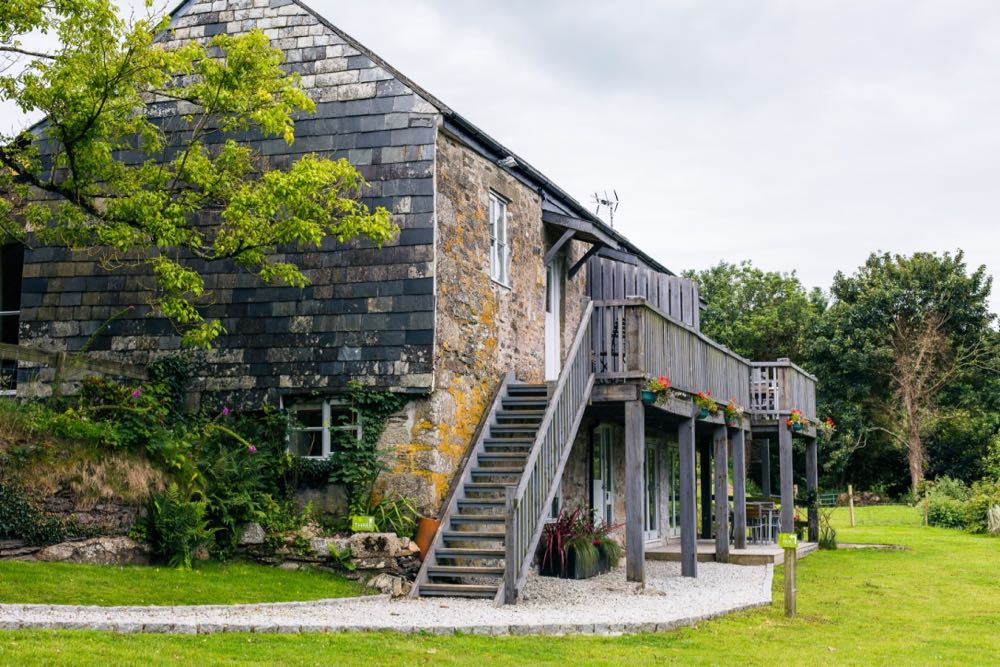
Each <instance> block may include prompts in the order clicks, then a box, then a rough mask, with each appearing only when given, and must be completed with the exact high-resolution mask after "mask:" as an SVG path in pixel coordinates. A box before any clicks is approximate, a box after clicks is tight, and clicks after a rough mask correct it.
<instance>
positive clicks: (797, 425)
mask: <svg viewBox="0 0 1000 667" xmlns="http://www.w3.org/2000/svg"><path fill="white" fill-rule="evenodd" d="M805 427H806V425H805V424H800V423H797V422H796V423H794V424H792V430H793V431H796V432H798V431H801V430H802V429H804V428H805Z"/></svg>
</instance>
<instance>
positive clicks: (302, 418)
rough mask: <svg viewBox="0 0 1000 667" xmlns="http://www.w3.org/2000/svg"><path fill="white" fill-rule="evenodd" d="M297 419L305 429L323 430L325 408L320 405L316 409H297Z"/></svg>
mask: <svg viewBox="0 0 1000 667" xmlns="http://www.w3.org/2000/svg"><path fill="white" fill-rule="evenodd" d="M295 419H296V421H298V422H299V423H300V424H302V426H303V427H305V428H322V427H323V408H321V407H320V406H318V405H317V406H316V407H308V408H297V409H296V410H295Z"/></svg>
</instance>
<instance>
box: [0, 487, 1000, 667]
mask: <svg viewBox="0 0 1000 667" xmlns="http://www.w3.org/2000/svg"><path fill="white" fill-rule="evenodd" d="M845 522H846V512H841V511H838V512H837V513H836V515H835V524H836V525H837V526H838V527H839V530H840V539H841V541H844V542H883V543H885V542H888V543H896V544H901V545H904V546H906V547H907V550H906V551H873V550H864V551H853V550H852V551H848V550H843V551H833V552H819V553H817V554H814V555H812V556H810V557H809V558H807V559H805V560H803V561H802V562H801V563H800V567H799V581H798V590H799V600H798V606H799V616H798V617H796V618H794V619H786V618H785V617H784V614H783V610H782V607H781V595H780V590H781V571H780V569H779V570H778V571H777V576H776V577H775V592H776V596H775V600H776V604H774V605H772V606H771V607H769V608H766V609H762V610H757V611H752V612H746V613H740V614H734V615H731V616H728V617H725V618H722V619H719V620H715V621H711V622H706V623H702V624H699V625H698V626H697V627H693V628H687V629H683V630H679V631H677V632H672V633H667V634H659V635H638V636H628V637H566V638H550V637H509V638H482V637H469V636H464V637H434V636H420V635H418V636H403V635H393V634H389V635H364V634H349V635H316V636H268V635H235V634H234V635H210V636H190V637H183V636H179V637H172V636H157V635H124V636H122V635H117V636H116V635H110V634H101V633H94V632H71V631H66V632H41V631H17V632H7V633H0V663H3V664H8V663H17V664H23V665H35V664H52V663H54V662H60V661H71V662H74V663H82V664H100V665H107V664H138V663H143V664H167V663H176V662H184V663H191V664H199V665H206V664H258V663H277V662H281V663H284V664H293V665H295V664H337V665H351V664H376V665H378V664H390V663H391V664H410V665H412V664H434V665H454V664H491V665H508V664H553V665H575V664H601V665H623V664H626V665H637V664H638V665H643V664H678V665H716V664H717V665H737V664H739V665H773V664H777V663H789V664H807V665H810V666H811V665H816V664H820V665H826V664H832V665H840V664H848V665H927V664H954V665H980V664H988V663H990V662H993V661H995V659H996V656H998V655H1000V587H998V581H1000V576H998V572H1000V540H997V539H990V538H986V537H977V536H973V535H968V534H965V533H962V532H959V531H952V530H945V529H936V528H923V527H921V526H920V525H919V514H918V513H917V512H916V511H915V510H913V509H911V508H905V507H877V508H862V509H859V511H858V524H859V525H858V526H857V527H856V528H853V529H851V528H847V527H846V526H845V525H844V524H845Z"/></svg>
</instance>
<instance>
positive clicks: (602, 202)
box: [594, 190, 620, 229]
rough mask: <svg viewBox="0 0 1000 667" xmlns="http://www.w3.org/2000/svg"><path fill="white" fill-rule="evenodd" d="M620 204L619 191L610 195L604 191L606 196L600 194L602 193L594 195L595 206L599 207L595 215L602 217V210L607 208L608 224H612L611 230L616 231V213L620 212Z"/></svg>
mask: <svg viewBox="0 0 1000 667" xmlns="http://www.w3.org/2000/svg"><path fill="white" fill-rule="evenodd" d="M619 203H620V202H619V200H618V191H617V190H612V191H611V194H610V195H609V194H608V191H607V190H605V191H604V194H600V193H597V192H595V193H594V204H596V205H597V208H596V209H595V210H594V214H595V215H600V214H601V209H602V208H606V209H607V210H608V222H609V223H610V224H611V228H612V229H614V227H615V211H617V210H618V204H619Z"/></svg>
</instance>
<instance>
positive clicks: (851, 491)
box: [847, 484, 854, 528]
mask: <svg viewBox="0 0 1000 667" xmlns="http://www.w3.org/2000/svg"><path fill="white" fill-rule="evenodd" d="M847 507H848V508H850V510H851V528H854V486H853V485H851V484H848V485H847Z"/></svg>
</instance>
